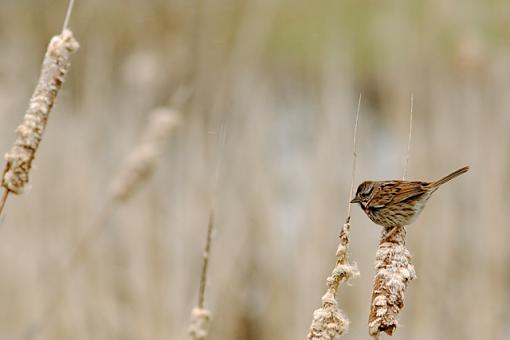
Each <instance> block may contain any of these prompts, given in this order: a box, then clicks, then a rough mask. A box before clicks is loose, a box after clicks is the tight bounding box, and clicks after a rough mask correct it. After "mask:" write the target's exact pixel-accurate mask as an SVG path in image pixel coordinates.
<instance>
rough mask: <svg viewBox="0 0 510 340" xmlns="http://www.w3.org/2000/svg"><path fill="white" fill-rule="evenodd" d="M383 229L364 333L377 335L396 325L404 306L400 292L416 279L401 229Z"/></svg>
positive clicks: (387, 332) (390, 329)
mask: <svg viewBox="0 0 510 340" xmlns="http://www.w3.org/2000/svg"><path fill="white" fill-rule="evenodd" d="M397 228H398V229H397V230H393V229H391V228H390V229H385V230H383V233H382V235H381V241H380V243H379V248H378V250H377V253H376V258H375V270H376V274H375V279H374V289H373V292H372V305H371V307H370V315H369V319H368V332H369V334H370V335H371V336H373V337H376V338H377V337H378V336H379V334H380V333H381V332H385V333H386V334H388V335H392V334H393V332H394V331H395V329H396V328H397V326H398V315H399V313H400V310H401V309H402V308H403V307H404V292H405V290H406V288H407V285H408V283H409V281H411V280H413V279H415V278H416V272H415V270H414V266H413V265H412V264H411V253H410V252H409V250H407V248H406V246H405V234H406V232H405V229H404V228H403V227H397Z"/></svg>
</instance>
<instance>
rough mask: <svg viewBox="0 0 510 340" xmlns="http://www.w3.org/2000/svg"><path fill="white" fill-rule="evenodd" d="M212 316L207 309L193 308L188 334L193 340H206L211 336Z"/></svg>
mask: <svg viewBox="0 0 510 340" xmlns="http://www.w3.org/2000/svg"><path fill="white" fill-rule="evenodd" d="M210 320H211V314H210V313H209V311H208V310H207V309H203V308H198V307H197V308H193V310H192V311H191V324H190V326H189V330H188V333H189V335H190V338H191V339H192V340H204V339H205V338H207V336H208V335H209V322H210Z"/></svg>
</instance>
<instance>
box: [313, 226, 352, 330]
mask: <svg viewBox="0 0 510 340" xmlns="http://www.w3.org/2000/svg"><path fill="white" fill-rule="evenodd" d="M349 230H350V223H349V222H346V223H345V224H344V225H343V227H342V230H341V231H340V242H339V244H338V248H337V251H336V266H335V268H334V269H333V271H332V273H331V276H329V277H328V279H327V285H328V290H327V292H326V294H324V296H323V297H322V306H321V308H319V309H316V310H315V311H314V312H313V320H312V325H311V326H310V330H309V332H308V337H307V340H334V339H337V338H339V337H340V336H341V335H342V334H344V333H345V332H347V331H348V329H349V320H348V319H347V318H346V317H345V315H344V314H343V313H342V311H341V310H340V308H338V303H337V301H336V294H337V291H338V287H339V286H340V284H341V283H342V282H345V281H347V280H349V279H350V278H352V277H355V276H358V275H359V271H358V268H357V267H356V265H351V264H350V263H349V258H348V249H349Z"/></svg>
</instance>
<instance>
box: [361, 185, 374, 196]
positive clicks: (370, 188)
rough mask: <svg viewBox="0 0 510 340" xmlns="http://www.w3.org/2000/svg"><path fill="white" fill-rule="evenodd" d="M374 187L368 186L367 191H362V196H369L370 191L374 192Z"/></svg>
mask: <svg viewBox="0 0 510 340" xmlns="http://www.w3.org/2000/svg"><path fill="white" fill-rule="evenodd" d="M372 189H373V187H369V188H367V189H366V190H365V191H363V192H362V193H361V196H363V197H367V196H368V195H370V193H371V192H372Z"/></svg>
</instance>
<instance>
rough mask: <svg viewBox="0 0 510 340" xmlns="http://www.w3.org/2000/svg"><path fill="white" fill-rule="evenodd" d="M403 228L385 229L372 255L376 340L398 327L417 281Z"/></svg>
mask: <svg viewBox="0 0 510 340" xmlns="http://www.w3.org/2000/svg"><path fill="white" fill-rule="evenodd" d="M413 99H414V98H413V95H412V94H411V109H410V111H409V137H408V140H407V152H406V157H405V163H404V174H403V176H402V180H405V179H406V177H407V168H408V165H409V157H410V154H411V140H412V134H413V104H414V100H413ZM405 242H406V230H405V226H397V227H393V228H384V229H383V231H382V233H381V239H380V241H379V247H378V249H377V252H376V255H375V272H376V274H375V278H374V288H373V290H372V301H371V305H370V314H369V316H368V333H369V334H370V335H371V336H372V337H374V338H375V339H379V336H380V334H381V332H384V333H386V334H388V335H390V336H391V335H393V332H394V331H395V329H396V328H397V326H398V315H399V313H400V311H401V309H402V308H403V307H404V293H405V290H406V288H407V285H408V284H409V281H411V280H414V279H415V278H416V272H415V270H414V266H413V265H412V264H411V253H410V252H409V250H407V248H406V243H405Z"/></svg>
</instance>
